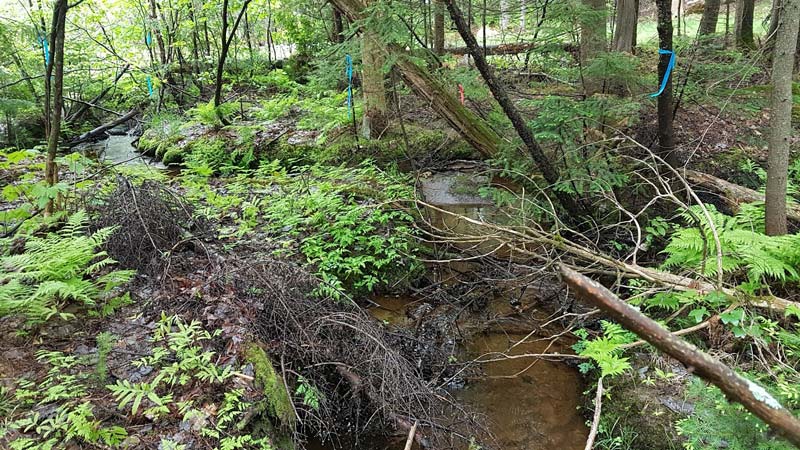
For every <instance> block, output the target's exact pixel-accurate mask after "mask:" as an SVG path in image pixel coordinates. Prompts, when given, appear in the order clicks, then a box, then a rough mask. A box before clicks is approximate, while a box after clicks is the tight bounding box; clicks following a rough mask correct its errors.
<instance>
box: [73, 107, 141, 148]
mask: <svg viewBox="0 0 800 450" xmlns="http://www.w3.org/2000/svg"><path fill="white" fill-rule="evenodd" d="M137 114H139V110H138V109H137V108H134V109H132V110H130V111H129V112H128V113H127V114H125V115H124V116H122V117H119V118H117V119H115V120H113V121H111V122H109V123H106V124H104V125H100V126H99V127H97V128H95V129H94V130H92V131H88V132H86V133H84V134H82V135H80V136H78V137H77V138H75V139H73V140H72V141H70V142H69V143H67V146H68V147H75V146H76V145H78V144H82V143H84V142H88V141H91V140H92V139H97V138H99V137H100V136H102V135H103V133H105V132H106V130H110V129H111V128H114V127H116V126H117V125H122V124H123V123H125V122H127V121H129V120H131V119H133V118H134V117H136V115H137Z"/></svg>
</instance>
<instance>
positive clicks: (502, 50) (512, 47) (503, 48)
mask: <svg viewBox="0 0 800 450" xmlns="http://www.w3.org/2000/svg"><path fill="white" fill-rule="evenodd" d="M534 47H536V44H535V43H533V42H519V43H515V44H498V45H487V46H486V48H485V50H486V51H485V54H486V55H487V56H490V55H516V54H519V53H525V52H527V51H528V50H532V49H533V48H534ZM481 50H484V48H483V47H481ZM444 51H445V53H450V54H452V55H467V54H469V47H451V48H446V49H444Z"/></svg>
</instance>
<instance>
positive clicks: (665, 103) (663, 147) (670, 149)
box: [656, 0, 678, 167]
mask: <svg viewBox="0 0 800 450" xmlns="http://www.w3.org/2000/svg"><path fill="white" fill-rule="evenodd" d="M656 5H657V7H658V26H657V28H658V40H659V48H661V49H662V50H669V51H672V11H671V9H670V2H669V0H656ZM669 61H670V55H661V58H660V59H659V61H658V79H659V81H661V80H663V79H664V76H665V75H666V73H667V68H668V67H669ZM672 118H673V112H672V75H671V74H670V77H669V79H668V80H667V84H666V87H665V88H664V92H662V93H661V95H659V96H658V149H657V152H656V153H657V154H658V155H659V156H660V157H661V158H662V159H664V161H666V162H667V164H669V165H671V166H673V167H677V165H678V157H677V155H676V153H675V135H674V132H673V128H672Z"/></svg>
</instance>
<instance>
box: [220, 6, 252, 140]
mask: <svg viewBox="0 0 800 450" xmlns="http://www.w3.org/2000/svg"><path fill="white" fill-rule="evenodd" d="M251 1H252V0H244V3H242V9H241V10H239V15H238V16H236V21H235V22H234V23H233V26H232V27H231V32H230V35H229V34H228V0H224V1H223V2H222V33H221V34H222V47H221V49H220V52H219V62H218V63H217V79H216V85H215V86H214V108H216V109H217V117H219V120H220V122H222V124H223V125H227V119H225V117H223V116H222V112H221V111H220V109H219V106H220V105H221V104H222V78H223V73H224V71H225V59H226V58H227V57H228V50H229V49H230V47H231V42H233V38H234V37H236V29H237V28H239V23H240V22H241V21H242V17H243V16H244V14H245V13H246V12H247V6H248V5H250V2H251Z"/></svg>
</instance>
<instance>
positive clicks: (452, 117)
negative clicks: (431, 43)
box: [332, 0, 502, 157]
mask: <svg viewBox="0 0 800 450" xmlns="http://www.w3.org/2000/svg"><path fill="white" fill-rule="evenodd" d="M332 3H333V4H334V6H336V8H337V9H338V10H339V11H341V12H342V13H343V14H344V15H345V16H347V18H348V19H350V20H351V21H353V22H358V21H361V20H365V19H366V18H367V16H366V14H365V13H364V10H365V9H366V8H367V6H366V4H365V3H364V1H363V0H332ZM364 39H376V38H375V37H374V36H370V35H365V36H364ZM376 41H377V39H376ZM375 48H379V49H382V50H383V51H384V53H385V56H386V59H387V60H391V61H394V62H395V67H397V69H398V71H399V72H400V75H401V76H402V78H403V81H405V83H406V84H407V85H408V86H409V87H410V88H411V90H413V91H414V93H415V94H417V95H418V96H420V97H422V98H423V99H425V100H427V101H428V104H429V106H430V107H431V108H432V109H433V110H434V111H436V113H438V114H439V115H440V116H441V117H442V118H443V119H445V120H446V121H447V122H448V123H449V124H450V126H452V127H453V129H455V130H456V131H457V132H458V133H459V134H461V136H462V137H463V138H464V139H465V140H466V141H467V143H469V144H470V145H471V146H472V147H473V148H474V149H476V150H477V151H478V152H480V153H481V154H482V155H483V156H487V157H491V156H494V155H495V154H496V153H497V151H498V150H499V148H500V143H501V142H502V140H501V138H500V136H498V135H497V133H495V132H494V130H492V129H491V128H489V126H488V125H487V124H486V122H484V121H483V120H481V119H480V118H479V117H478V116H477V115H476V114H475V113H473V112H472V111H471V110H469V109H468V108H466V107H464V106H463V105H461V102H460V101H459V100H458V99H457V98H456V97H455V95H454V94H453V92H455V89H453V88H446V87H445V86H443V85H442V83H441V82H439V81H438V80H437V79H436V78H435V77H434V76H433V75H431V74H430V73H429V72H428V71H427V70H426V69H424V68H423V67H420V66H419V65H418V64H417V63H416V62H414V61H413V60H412V59H411V55H410V54H409V52H407V51H405V50H404V49H403V48H402V47H400V46H398V45H395V44H389V45H386V43H383V42H375Z"/></svg>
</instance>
